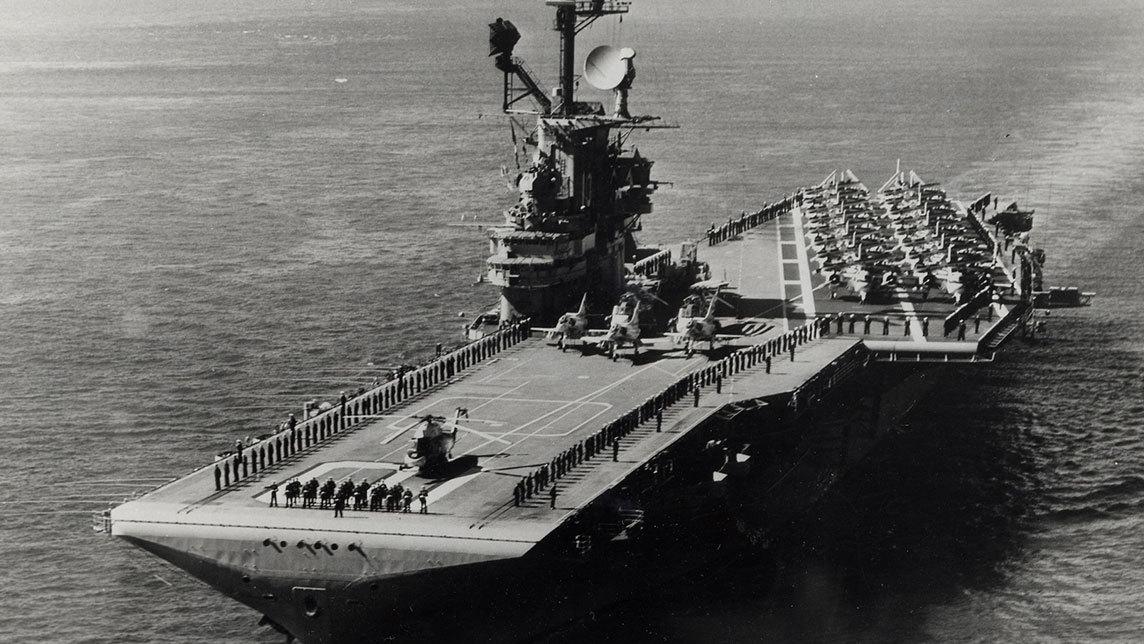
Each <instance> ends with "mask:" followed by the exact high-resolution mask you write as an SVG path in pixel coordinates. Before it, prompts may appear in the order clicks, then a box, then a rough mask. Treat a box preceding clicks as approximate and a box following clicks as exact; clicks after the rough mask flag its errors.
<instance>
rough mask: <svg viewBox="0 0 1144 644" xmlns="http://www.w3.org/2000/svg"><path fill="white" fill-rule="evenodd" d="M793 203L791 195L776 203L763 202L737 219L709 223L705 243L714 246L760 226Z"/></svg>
mask: <svg viewBox="0 0 1144 644" xmlns="http://www.w3.org/2000/svg"><path fill="white" fill-rule="evenodd" d="M794 205H795V196H794V195H792V196H790V197H787V198H786V199H783V200H782V201H779V202H777V203H769V204H763V207H762V208H760V209H759V210H758V212H752V213H746V212H744V213H743V214H741V215H739V218H738V219H728V220H727V223H725V224H723V225H722V226H715V224H711V227H710V228H708V229H707V245H708V246H714V245H715V244H718V243H720V242H724V241H727V240H728V239H732V238H734V237H737V236H739V235H741V234H743V233H744V232H746V231H748V230H750V229H752V228H754V227H756V226H761V225H763V224H765V223H767V222H768V221H771V220H772V219H775V218H776V217H778V216H779V215H782V214H785V213H788V212H790V211H791V208H793V207H794Z"/></svg>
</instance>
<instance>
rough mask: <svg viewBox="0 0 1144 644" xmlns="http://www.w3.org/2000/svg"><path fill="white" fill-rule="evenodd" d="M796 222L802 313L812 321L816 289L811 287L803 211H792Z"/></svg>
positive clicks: (795, 236)
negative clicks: (803, 228) (803, 226)
mask: <svg viewBox="0 0 1144 644" xmlns="http://www.w3.org/2000/svg"><path fill="white" fill-rule="evenodd" d="M791 220H792V221H793V222H794V238H795V242H797V243H796V244H795V247H794V249H795V253H796V255H797V258H798V259H797V261H798V280H799V284H800V287H801V289H802V312H803V314H804V315H805V316H806V317H807V318H810V319H813V318H814V317H815V310H814V289H813V288H812V287H811V285H810V260H809V259H807V256H806V235H805V234H804V233H803V231H802V209H799V208H796V209H795V210H793V211H791Z"/></svg>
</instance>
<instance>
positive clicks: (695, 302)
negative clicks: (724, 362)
mask: <svg viewBox="0 0 1144 644" xmlns="http://www.w3.org/2000/svg"><path fill="white" fill-rule="evenodd" d="M723 286H724V284H720V285H718V286H716V287H715V292H714V294H712V296H711V301H710V303H709V304H708V305H707V314H706V315H704V316H703V317H698V316H696V315H695V310H696V309H697V308H698V307H699V306H700V305H701V304H702V298H701V297H700V296H698V295H691V296H688V298H687V299H686V300H684V302H683V306H682V307H681V308H680V309H679V314H678V315H677V316H676V318H675V332H674V333H668V334H666V335H667V336H668V337H670V338H671V339H672V341H674V342H675V344H677V345H678V344H683V345H685V349H686V351H687V357H689V358H690V357H691V355H692V354H693V353H695V344H697V343H699V342H707V343H708V350H709V351H713V350H714V349H715V343H716V342H724V341H727V340H736V339H739V338H741V337H743V336H740V335H723V334H720V333H719V330H720V329H721V328H722V327H721V325H720V324H719V320H717V319H715V306H716V304H718V303H719V302H724V303H726V302H725V301H724V300H722V299H720V297H719V294H720V292H721V291H722V290H723Z"/></svg>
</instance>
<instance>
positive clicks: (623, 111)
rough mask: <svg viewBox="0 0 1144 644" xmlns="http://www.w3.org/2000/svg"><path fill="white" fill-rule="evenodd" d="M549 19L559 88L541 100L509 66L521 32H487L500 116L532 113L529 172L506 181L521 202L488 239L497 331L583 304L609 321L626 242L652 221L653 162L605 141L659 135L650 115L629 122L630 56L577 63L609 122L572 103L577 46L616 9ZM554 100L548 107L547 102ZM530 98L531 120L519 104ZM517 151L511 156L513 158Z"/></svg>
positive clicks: (595, 55) (583, 9)
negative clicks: (602, 94)
mask: <svg viewBox="0 0 1144 644" xmlns="http://www.w3.org/2000/svg"><path fill="white" fill-rule="evenodd" d="M545 4H546V5H547V6H549V7H552V8H553V9H555V13H556V17H555V21H554V23H553V28H554V30H555V31H556V32H557V33H558V34H559V39H560V43H559V46H560V51H559V54H560V66H559V70H560V71H559V78H557V79H556V81H557V84H556V87H555V91H553V92H551V94H550V93H549V92H546V91H545V90H544V89H543V85H542V84H541V83H540V82H539V81H538V80H537V79H536V78H535V77H534V76H533V75H532V74H531V72H529V70H528V68H527V67H526V66H525V63H524V61H523V60H521V59H520V58H518V57H515V56H513V49H514V48H515V46H516V44H517V42H518V41H519V40H520V33H519V32H518V31H517V30H516V27H515V26H514V25H513V24H512V23H511V22H509V21H507V20H503V19H497V21H496V22H494V23H492V24H490V25H489V30H490V31H489V55H490V56H495V57H496V67H497V69H499V70H501V71H502V72H503V73H504V79H505V80H504V95H503V99H504V100H503V104H502V107H503V109H504V112H505V113H506V114H510V115H522V114H531V115H534V116H535V118H536V124H535V128H531V127H528V126H526V125H525V124H523V123H519V122H516V119H514V123H515V125H516V126H517V127H518V128H519V129H520V130H522V131H524V132H525V133H526V136H525V138H524V152H525V153H526V154H527V155H528V159H529V161H530V163H528V164H527V167H522V168H521V171H520V174H518V175H517V176H516V178H515V180H514V183H515V188H516V190H517V192H518V193H519V195H520V197H519V200H518V202H517V203H516V204H514V205H513V206H512V207H510V208H508V209H507V210H506V211H505V212H504V219H505V223H504V225H503V226H497V227H494V228H491V229H490V230H489V246H490V252H491V256H490V257H489V258H488V259H487V260H486V262H487V265H488V274H487V278H488V279H487V281H488V282H489V283H491V284H493V285H495V286H497V287H499V288H500V293H501V303H500V317H501V319H502V320H507V319H512V318H517V317H530V318H532V319H533V321H534V322H536V323H549V322H551V321H553V320H555V319H556V318H558V317H559V316H560V315H561V314H563V313H566V312H568V311H572V310H575V309H576V306H577V303H579V302H580V301H581V299H582V298H584V297H585V296H587V301H588V305H589V308H590V309H592V310H608V308H610V307H611V305H612V304H614V303H615V301H616V299H617V298H618V297H619V295H620V294H621V293H622V292H623V291H624V288H625V277H626V269H625V266H624V264H625V262H626V261H628V260H629V258H630V257H631V256H632V255H633V254H634V251H635V248H634V240H633V239H632V232H633V231H634V230H637V229H638V228H639V219H640V216H641V215H644V214H647V213H650V212H651V201H650V199H649V198H648V197H649V195H650V193H651V192H653V191H654V190H655V188H656V183H655V182H654V181H652V180H651V166H652V161H650V160H648V159H647V158H645V157H643V156H641V155H640V154H639V153H638V152H636V151H635V150H627V149H625V148H624V146H623V141H624V140H625V139H626V137H625V136H622V135H621V136H617V137H615V139H613V137H612V131H613V130H618V129H623V130H627V131H629V132H630V131H631V130H632V129H633V128H634V127H637V126H638V127H640V128H643V129H651V128H656V127H662V126H659V125H657V124H655V123H653V121H655V120H657V119H656V117H652V116H635V117H633V116H631V115H630V114H629V113H628V108H627V94H628V91H629V89H630V87H631V82H632V79H634V77H635V67H634V66H633V64H632V60H633V58H634V57H635V51H634V50H631V49H627V48H624V49H616V48H613V47H608V46H603V47H597V48H596V49H595V50H593V51H592V52H591V53H590V54H588V56H587V60H586V61H585V63H586V67H585V69H584V76H583V79H584V80H585V81H587V82H588V83H589V84H590V85H592V86H593V87H595V88H597V89H599V90H604V91H608V90H611V91H613V92H614V93H615V96H616V101H615V104H616V108H615V109H614V110H613V112H612V113H611V114H609V113H608V111H607V110H606V109H605V106H604V105H603V103H601V102H600V101H577V100H576V96H575V93H574V92H575V88H576V82H577V80H578V77H579V75H578V74H577V66H576V65H577V60H576V36H577V34H579V32H580V31H582V30H584V29H585V28H587V27H588V26H589V25H591V24H592V23H593V22H595V21H596V20H598V19H599V18H601V17H603V16H608V15H622V14H624V13H627V12H628V9H629V6H630V3H629V2H626V1H621V0H546V2H545ZM551 95H556V96H558V97H559V99H558V100H557V101H553V100H551V99H550V98H549V97H550V96H551ZM525 98H529V99H531V102H532V103H533V104H534V106H535V109H533V110H528V109H524V108H523V106H522V105H521V103H520V101H522V100H523V99H525ZM520 151H521V149H520V148H518V149H517V150H516V152H517V153H519V152H520Z"/></svg>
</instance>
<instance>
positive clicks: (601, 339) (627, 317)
mask: <svg viewBox="0 0 1144 644" xmlns="http://www.w3.org/2000/svg"><path fill="white" fill-rule="evenodd" d="M607 321H608V330H607V331H605V332H604V334H603V335H599V336H592V337H590V338H584V343H585V344H594V345H596V346H598V347H601V348H602V349H604V350H606V351H607V352H608V357H609V358H611V359H612V360H613V361H615V360H616V358H617V356H616V351H618V350H619V349H622V348H623V347H624V345H628V346H631V347H632V348H633V349H634V350H635V352H634V355H639V352H640V346H641V345H642V343H641V342H640V302H639V299H638V298H637V297H634V296H631V295H625V296H624V297H623V298H621V299H620V302H619V303H618V304H616V305H615V306H614V307H612V314H611V315H609V316H608V317H607Z"/></svg>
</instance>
